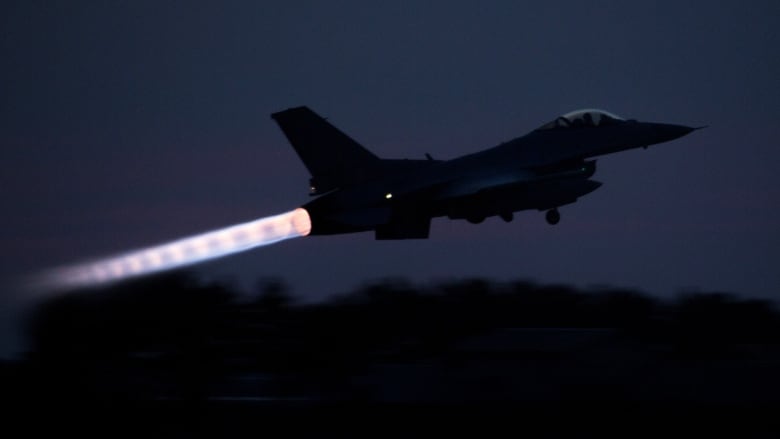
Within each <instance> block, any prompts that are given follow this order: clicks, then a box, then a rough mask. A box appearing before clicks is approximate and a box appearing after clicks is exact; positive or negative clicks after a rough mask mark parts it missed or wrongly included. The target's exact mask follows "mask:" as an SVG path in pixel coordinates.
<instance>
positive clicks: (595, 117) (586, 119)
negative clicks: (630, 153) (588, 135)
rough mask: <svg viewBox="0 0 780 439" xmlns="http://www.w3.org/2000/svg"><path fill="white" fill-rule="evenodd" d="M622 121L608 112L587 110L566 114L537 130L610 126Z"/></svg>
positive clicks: (593, 109)
mask: <svg viewBox="0 0 780 439" xmlns="http://www.w3.org/2000/svg"><path fill="white" fill-rule="evenodd" d="M621 120H624V119H623V118H622V117H620V116H617V115H614V114H612V113H610V112H608V111H604V110H597V109H595V108H587V109H584V110H577V111H572V112H571V113H566V114H564V115H563V116H560V117H558V118H557V119H555V120H553V121H552V122H548V123H546V124H544V125H542V126H540V127H539V128H537V131H541V130H554V129H567V128H578V127H597V126H604V125H610V124H613V123H615V122H617V121H621Z"/></svg>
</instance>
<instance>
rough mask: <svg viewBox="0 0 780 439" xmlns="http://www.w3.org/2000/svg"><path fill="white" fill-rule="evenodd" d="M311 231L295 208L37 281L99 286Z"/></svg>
mask: <svg viewBox="0 0 780 439" xmlns="http://www.w3.org/2000/svg"><path fill="white" fill-rule="evenodd" d="M310 231H311V220H310V219H309V213H308V212H306V210H304V209H301V208H298V209H295V210H293V211H291V212H287V213H283V214H280V215H275V216H270V217H266V218H260V219H257V220H254V221H250V222H247V223H243V224H237V225H234V226H230V227H226V228H224V229H219V230H214V231H211V232H206V233H202V234H200V235H195V236H191V237H188V238H183V239H179V240H177V241H173V242H170V243H167V244H161V245H157V246H154V247H149V248H145V249H141V250H136V251H133V252H129V253H125V254H122V255H118V256H114V257H109V258H106V259H101V260H98V261H94V262H89V263H84V264H80V265H74V266H69V267H62V268H59V269H55V270H53V271H51V272H49V273H47V274H45V275H44V276H43V277H42V278H41V279H40V281H41V282H40V284H42V286H44V287H48V288H61V289H66V288H77V287H87V286H94V285H101V284H106V283H109V282H114V281H118V280H122V279H127V278H130V277H136V276H143V275H147V274H151V273H157V272H160V271H164V270H170V269H173V268H179V267H183V266H186V265H192V264H195V263H198V262H203V261H205V260H209V259H214V258H218V257H222V256H227V255H230V254H234V253H238V252H242V251H245V250H249V249H252V248H255V247H260V246H264V245H268V244H273V243H275V242H279V241H282V240H285V239H290V238H296V237H299V236H306V235H308V234H309V232H310Z"/></svg>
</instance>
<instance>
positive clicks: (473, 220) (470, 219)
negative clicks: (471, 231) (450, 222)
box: [466, 216, 485, 224]
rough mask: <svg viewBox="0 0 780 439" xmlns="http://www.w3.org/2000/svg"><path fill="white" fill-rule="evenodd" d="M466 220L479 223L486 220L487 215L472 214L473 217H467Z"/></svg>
mask: <svg viewBox="0 0 780 439" xmlns="http://www.w3.org/2000/svg"><path fill="white" fill-rule="evenodd" d="M466 221H468V222H470V223H471V224H479V223H481V222H482V221H485V217H484V216H472V217H469V218H466Z"/></svg>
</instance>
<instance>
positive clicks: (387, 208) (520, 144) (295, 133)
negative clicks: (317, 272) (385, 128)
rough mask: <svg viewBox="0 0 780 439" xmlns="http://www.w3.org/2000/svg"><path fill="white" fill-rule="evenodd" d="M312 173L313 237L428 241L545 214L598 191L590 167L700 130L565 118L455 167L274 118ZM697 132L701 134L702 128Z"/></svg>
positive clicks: (582, 114)
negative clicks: (450, 223)
mask: <svg viewBox="0 0 780 439" xmlns="http://www.w3.org/2000/svg"><path fill="white" fill-rule="evenodd" d="M271 117H272V118H273V119H274V120H275V121H276V123H277V124H278V125H279V127H280V128H281V130H282V131H283V132H284V134H285V136H286V137H287V139H288V140H289V142H290V144H291V145H292V146H293V148H294V149H295V151H296V152H297V153H298V155H299V156H300V158H301V160H302V161H303V163H304V165H305V166H306V168H307V169H308V170H309V172H310V173H311V179H310V180H309V193H310V195H311V196H314V197H316V198H315V199H314V200H313V201H311V202H309V203H306V204H305V205H304V206H302V207H303V209H305V210H306V211H307V212H308V213H309V217H310V219H311V234H312V235H329V234H340V233H352V232H365V231H374V232H375V237H376V239H425V238H428V235H429V232H430V224H431V219H432V218H435V217H448V218H450V219H466V220H468V221H469V222H471V223H475V224H477V223H480V222H482V221H484V220H485V218H487V217H491V216H499V217H501V218H502V219H503V220H504V221H507V222H508V221H512V219H513V217H514V212H518V211H522V210H538V211H544V212H546V220H547V222H548V223H549V224H557V223H558V222H559V221H560V218H561V216H560V213H559V211H558V208H559V207H561V206H564V205H567V204H571V203H574V202H576V201H577V200H578V199H579V198H580V197H582V196H584V195H586V194H589V193H591V192H593V191H595V190H596V189H598V188H599V187H600V186H601V183H600V182H598V181H595V180H592V179H591V177H592V176H593V175H594V173H595V172H596V160H594V158H595V157H599V156H603V155H605V154H612V153H615V152H619V151H624V150H628V149H632V148H646V147H648V146H649V145H654V144H657V143H662V142H668V141H670V140H674V139H677V138H679V137H682V136H684V135H686V134H688V133H690V132H691V131H694V130H696V129H698V128H692V127H688V126H684V125H673V124H667V123H652V122H640V121H637V120H625V119H623V118H621V117H619V116H616V115H614V114H612V113H609V112H607V111H603V110H597V109H585V110H578V111H573V112H571V113H568V114H564V115H563V116H560V117H558V118H556V119H554V120H552V121H551V122H548V123H546V124H544V125H542V126H540V127H539V128H537V129H535V130H533V131H531V132H529V133H528V134H526V135H524V136H521V137H518V138H515V139H513V140H510V141H508V142H505V143H502V144H500V145H497V146H495V147H492V148H489V149H486V150H483V151H480V152H476V153H473V154H468V155H465V156H462V157H458V158H455V159H452V160H434V159H433V158H432V157H431V156H430V155H429V154H427V153H426V154H425V156H426V159H424V160H408V159H407V160H396V159H381V158H379V157H377V156H376V155H374V154H373V153H372V152H370V151H369V150H367V149H366V148H364V147H363V146H362V145H360V144H359V143H358V142H356V141H355V140H353V139H352V138H350V137H349V136H347V135H346V134H344V133H343V132H342V131H340V130H339V129H337V128H336V127H334V126H333V125H331V124H330V123H329V122H328V121H327V120H326V119H324V118H322V117H320V116H319V115H317V114H316V113H315V112H314V111H312V110H311V109H309V108H308V107H305V106H303V107H296V108H290V109H287V110H284V111H280V112H277V113H273V114H272V115H271ZM699 128H703V127H699Z"/></svg>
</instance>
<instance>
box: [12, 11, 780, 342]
mask: <svg viewBox="0 0 780 439" xmlns="http://www.w3.org/2000/svg"><path fill="white" fill-rule="evenodd" d="M52 3H54V2H47V1H19V2H13V1H12V2H3V3H2V5H0V22H1V23H2V27H1V32H2V33H0V50H1V51H2V52H1V53H0V54H1V55H2V57H0V59H2V66H3V67H2V69H0V78H2V81H0V84H2V85H0V86H1V87H2V93H1V95H2V99H0V116H1V117H0V145H2V149H0V154H1V155H0V163H2V177H1V178H2V181H1V182H0V183H1V185H2V189H0V194H2V206H3V214H2V215H0V221H2V223H1V224H2V227H1V228H0V241H1V242H2V244H3V254H2V261H1V262H2V264H0V267H2V268H0V269H1V270H2V272H0V274H1V275H2V279H3V284H4V285H8V284H10V283H12V281H13V280H14V279H16V278H17V276H19V275H20V274H24V273H29V272H34V271H36V270H39V269H42V268H47V267H50V266H53V265H60V264H63V263H70V262H77V261H81V260H82V259H84V258H91V257H97V256H103V255H107V254H113V253H116V252H119V251H123V250H127V249H133V248H137V247H141V246H145V245H150V244H155V243H158V242H162V241H167V240H169V239H173V238H178V237H180V236H184V235H189V234H192V233H196V232H200V231H205V230H209V229H212V228H217V227H222V226H226V225H230V224H233V223H237V222H242V221H246V220H250V219H254V218H256V217H260V216H265V215H270V214H275V213H279V212H282V211H286V210H289V209H291V208H294V207H297V206H299V205H301V204H303V203H304V202H306V201H308V200H309V197H308V195H307V190H308V188H307V186H308V173H307V172H306V170H305V168H304V166H303V165H302V164H301V163H300V161H299V160H298V158H297V156H296V155H295V153H294V151H293V150H292V148H291V147H290V146H289V145H288V144H287V142H286V140H285V138H284V136H283V135H282V133H281V131H280V130H279V129H278V127H277V126H276V125H275V124H274V123H273V121H272V120H271V119H270V117H269V115H270V113H272V112H275V111H278V110H282V109H285V108H288V107H292V106H297V105H308V106H310V107H311V108H312V109H314V110H315V111H317V112H319V113H320V114H322V115H323V116H326V117H328V118H329V120H330V121H331V122H332V123H334V124H335V125H337V126H338V127H340V128H341V129H343V130H344V131H345V132H347V133H348V134H350V135H351V136H352V137H354V138H355V139H356V140H358V141H360V142H362V143H363V144H364V145H366V146H367V147H369V148H370V149H371V150H373V151H374V152H375V153H377V154H378V155H380V156H383V157H388V158H404V157H408V158H423V156H424V153H426V152H428V153H430V154H432V155H433V156H434V157H436V158H441V159H448V158H453V157H456V156H458V155H462V154H465V153H469V152H473V151H476V150H479V149H484V148H488V147H491V146H495V145H496V144H498V143H500V142H502V141H505V140H508V139H510V138H514V137H517V136H520V135H522V134H524V133H526V132H527V131H529V130H532V129H534V128H536V127H537V126H539V125H541V124H542V123H544V122H547V121H548V120H551V119H553V118H555V117H556V116H557V115H559V114H562V113H566V112H568V111H571V110H574V109H578V108H582V107H597V108H603V109H605V110H608V111H611V112H614V113H617V114H619V115H621V116H624V117H627V118H636V119H641V120H647V121H656V122H669V123H679V124H686V125H693V126H697V125H709V126H710V127H709V128H708V129H706V130H703V131H697V132H695V133H693V134H691V135H689V136H687V137H685V138H683V139H680V140H678V141H675V142H673V143H669V144H663V145H659V146H657V147H654V148H651V149H649V150H646V151H640V150H637V151H630V152H625V153H621V154H616V155H613V156H608V157H604V158H602V159H600V160H599V168H598V171H597V174H596V177H595V178H596V179H597V180H599V181H602V182H604V186H603V187H602V188H600V189H599V190H598V191H596V192H594V193H593V194H591V195H589V196H587V197H585V198H583V199H581V200H580V201H579V202H578V203H577V204H574V205H571V206H566V207H564V208H562V209H561V213H562V215H563V219H562V221H561V223H560V224H559V225H557V226H555V227H550V226H548V225H547V224H546V223H545V222H544V219H543V215H542V214H541V213H538V212H524V213H521V214H519V215H517V216H516V219H515V221H514V222H512V223H509V224H506V223H504V222H503V221H501V220H500V219H497V218H492V219H489V220H487V221H486V222H484V223H483V224H481V225H479V226H474V225H471V224H468V223H466V222H453V221H448V220H444V219H438V220H434V222H433V224H432V231H431V235H432V236H431V239H430V240H427V241H401V242H376V241H374V240H373V236H372V234H368V233H366V234H357V235H344V236H335V237H312V238H304V239H297V240H292V241H287V242H284V243H281V244H277V245H275V246H272V247H267V248H261V249H258V250H255V251H252V252H249V253H246V254H242V255H239V256H234V257H229V258H226V259H224V260H221V261H218V262H213V263H209V264H206V265H204V266H202V267H200V268H199V270H200V271H201V272H203V273H205V274H207V275H208V276H218V277H229V278H232V279H235V280H236V281H237V282H240V283H242V284H245V285H250V286H251V285H252V284H253V281H254V279H256V278H260V277H281V278H283V279H285V280H286V281H287V282H288V283H289V284H290V285H291V286H292V287H293V289H294V292H295V293H296V294H297V295H299V296H302V297H305V298H311V299H316V298H319V297H322V296H324V295H327V294H330V293H336V292H343V291H345V290H348V289H350V288H352V287H354V286H356V285H358V284H360V283H361V282H363V281H366V280H371V279H377V278H384V277H405V278H409V279H412V280H414V281H423V282H428V281H436V280H440V279H449V278H460V277H467V276H484V277H490V278H494V279H498V280H504V279H506V280H509V279H518V278H522V279H531V280H537V281H540V282H556V283H567V284H573V285H578V286H587V285H593V284H610V285H616V286H621V287H628V288H637V289H641V290H644V291H647V292H649V293H653V294H659V295H666V294H674V293H676V292H678V291H680V290H691V289H704V290H722V291H731V292H735V293H739V294H744V295H748V296H760V297H772V298H775V299H780V290H778V285H780V270H778V262H780V256H779V255H780V233H778V226H779V225H780V205H779V203H778V200H780V183H778V179H777V174H778V169H780V148H778V146H780V145H778V138H780V124H778V122H777V121H778V119H779V118H780V104H779V103H778V102H780V56H779V55H780V52H779V51H778V48H780V31H779V30H778V29H780V3H778V2H775V1H763V2H759V1H755V2H750V3H747V4H746V3H745V2H736V1H734V2H707V3H702V2H698V1H690V2H685V1H669V2H642V3H637V2H623V1H615V2H595V1H589V2H583V1H576V2H567V1H563V2H516V1H506V2H485V3H486V4H482V5H477V4H475V3H474V2H452V1H447V2H443V1H442V2H408V3H406V4H402V3H399V2H376V3H375V4H374V2H365V1H346V2H339V1H329V2H316V1H311V2H254V1H246V2H195V1H181V2H157V1H154V2H140V1H139V2H136V1H133V2H124V1H115V2H111V1H109V2H59V3H57V4H56V5H52ZM422 3H424V4H422ZM459 3H462V4H459ZM3 294H4V296H3V298H2V302H0V304H2V305H3V309H4V311H3V312H2V315H1V316H0V317H2V319H3V328H0V329H2V330H3V338H4V340H2V343H3V344H4V345H6V346H10V345H11V343H13V342H14V340H16V338H15V337H16V335H15V331H14V330H13V328H14V327H15V325H16V323H14V322H15V321H16V320H17V319H15V318H14V316H16V315H17V314H18V313H17V311H16V309H17V308H18V307H17V306H16V305H15V303H16V296H18V295H19V294H20V293H19V292H18V291H17V290H15V289H14V288H12V287H4V291H3ZM6 350H8V349H6Z"/></svg>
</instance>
